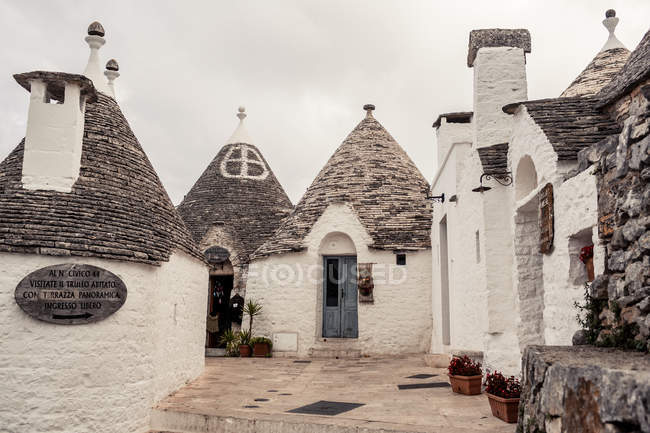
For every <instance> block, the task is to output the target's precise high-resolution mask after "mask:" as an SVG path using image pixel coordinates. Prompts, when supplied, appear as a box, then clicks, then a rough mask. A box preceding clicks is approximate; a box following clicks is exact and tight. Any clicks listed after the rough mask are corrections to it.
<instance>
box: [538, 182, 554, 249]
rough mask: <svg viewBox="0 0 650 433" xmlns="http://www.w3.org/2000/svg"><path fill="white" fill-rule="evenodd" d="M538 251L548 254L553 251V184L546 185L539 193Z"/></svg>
mask: <svg viewBox="0 0 650 433" xmlns="http://www.w3.org/2000/svg"><path fill="white" fill-rule="evenodd" d="M539 232H540V239H539V240H540V242H539V251H540V252H541V253H542V254H548V253H550V252H551V251H552V249H553V237H554V236H555V227H554V215H553V184H551V183H547V184H546V185H544V188H542V190H541V191H540V192H539Z"/></svg>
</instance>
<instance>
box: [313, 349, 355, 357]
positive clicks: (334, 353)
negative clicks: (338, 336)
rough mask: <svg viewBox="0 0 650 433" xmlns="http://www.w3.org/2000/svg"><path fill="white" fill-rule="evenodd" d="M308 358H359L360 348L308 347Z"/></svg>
mask: <svg viewBox="0 0 650 433" xmlns="http://www.w3.org/2000/svg"><path fill="white" fill-rule="evenodd" d="M309 357H310V358H334V359H356V358H361V350H359V349H338V348H325V349H316V348H312V349H309Z"/></svg>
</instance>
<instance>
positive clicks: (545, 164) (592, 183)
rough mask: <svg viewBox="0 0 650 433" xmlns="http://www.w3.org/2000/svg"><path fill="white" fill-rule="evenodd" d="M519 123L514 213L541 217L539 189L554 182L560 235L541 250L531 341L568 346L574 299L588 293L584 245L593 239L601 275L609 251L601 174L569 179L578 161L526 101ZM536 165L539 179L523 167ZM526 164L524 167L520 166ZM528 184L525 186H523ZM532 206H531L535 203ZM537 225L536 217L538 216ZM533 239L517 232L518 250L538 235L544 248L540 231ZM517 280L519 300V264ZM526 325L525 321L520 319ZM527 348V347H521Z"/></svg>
mask: <svg viewBox="0 0 650 433" xmlns="http://www.w3.org/2000/svg"><path fill="white" fill-rule="evenodd" d="M513 117H514V128H513V134H512V139H511V146H510V148H509V154H508V165H509V166H510V167H511V168H512V169H513V170H514V173H515V174H514V188H513V190H512V195H513V200H515V209H513V218H515V219H516V218H517V216H518V215H521V213H522V212H523V211H525V210H526V208H529V209H530V210H529V214H530V212H533V215H534V216H535V217H537V214H538V212H539V211H538V207H539V205H538V199H537V197H538V194H539V191H540V190H541V188H543V187H544V185H546V184H547V183H551V184H553V196H554V213H555V224H554V226H555V236H554V242H553V250H552V251H551V252H550V253H549V254H541V253H538V254H537V255H536V256H537V257H536V259H535V266H533V265H532V264H531V263H527V267H528V269H529V271H530V269H531V268H532V269H534V271H533V272H536V276H537V278H538V279H539V284H538V293H537V296H538V297H539V299H540V301H541V303H542V305H541V308H542V310H541V313H542V314H541V317H540V319H541V323H539V325H538V326H539V331H540V335H539V336H538V338H537V339H536V340H531V341H529V343H531V344H532V343H535V344H549V345H566V344H571V337H572V335H573V333H574V332H575V331H577V330H578V328H579V326H578V323H577V322H576V320H575V316H576V313H577V310H576V309H575V307H574V302H576V301H581V300H582V298H583V296H584V283H585V282H586V281H587V275H586V271H585V269H584V265H583V264H582V263H581V262H579V260H578V255H579V253H580V248H581V247H584V246H587V245H590V244H592V243H593V244H594V267H595V272H596V274H598V273H599V272H602V270H603V268H604V262H603V257H604V251H603V249H602V247H601V246H600V245H599V244H598V241H597V240H598V233H597V224H598V221H597V219H598V212H597V209H598V208H597V191H596V178H595V176H593V175H592V173H591V172H592V171H593V170H591V169H587V170H585V171H583V172H582V173H580V174H579V175H577V176H575V177H573V178H570V179H568V180H566V181H565V177H566V175H567V173H568V172H569V171H570V170H571V169H572V168H574V167H575V165H576V163H575V162H563V161H558V157H557V154H556V153H555V151H554V150H553V146H552V145H551V143H550V142H549V141H548V139H547V138H546V136H545V135H544V133H543V131H542V130H541V129H540V128H539V126H537V125H536V124H535V122H534V121H533V119H532V118H531V117H530V115H529V114H528V113H527V111H526V108H525V107H524V106H520V107H519V108H518V109H517V111H516V112H515V114H514V116H513ZM531 164H532V167H534V175H535V176H536V179H534V180H535V181H534V182H531V177H532V176H531V174H530V173H529V172H520V171H522V170H523V168H522V167H523V166H526V165H531ZM520 169H521V170H520ZM522 184H524V185H522ZM531 205H532V206H531ZM535 223H536V224H537V223H538V221H537V218H535ZM531 235H532V236H529V237H528V239H525V238H524V237H523V236H522V234H520V233H517V232H516V231H515V232H513V236H514V239H515V249H514V253H515V254H517V252H518V250H519V252H521V248H520V245H522V244H526V243H530V242H531V240H533V241H534V240H537V243H536V244H535V245H531V248H533V247H534V248H536V251H538V248H539V233H538V231H537V232H534V233H531ZM513 281H514V285H515V286H514V287H515V293H516V294H517V295H518V297H517V299H518V301H519V302H520V301H521V296H522V293H523V292H525V291H522V290H521V289H522V286H523V285H525V284H526V283H525V281H526V278H524V277H522V276H520V275H518V272H517V269H516V268H515V269H514V274H513ZM518 310H519V312H518V313H519V314H518V316H519V317H525V316H526V315H527V314H528V313H529V311H522V310H521V305H518ZM519 323H520V324H521V320H519ZM522 349H523V347H522Z"/></svg>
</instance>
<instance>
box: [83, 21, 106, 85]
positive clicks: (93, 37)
mask: <svg viewBox="0 0 650 433" xmlns="http://www.w3.org/2000/svg"><path fill="white" fill-rule="evenodd" d="M104 34H105V33H104V27H102V25H101V24H100V23H98V22H97V21H95V22H93V23H91V24H90V25H89V26H88V36H86V39H85V40H86V42H87V43H88V46H89V47H90V57H88V65H87V66H86V69H85V70H84V75H85V76H86V77H88V78H90V79H91V80H92V82H93V84H94V85H95V89H97V90H99V91H101V92H104V93H110V89H109V88H108V84H107V83H106V81H105V80H104V77H103V76H102V66H101V61H100V60H99V49H100V48H101V47H102V45H104V44H105V43H106V39H104Z"/></svg>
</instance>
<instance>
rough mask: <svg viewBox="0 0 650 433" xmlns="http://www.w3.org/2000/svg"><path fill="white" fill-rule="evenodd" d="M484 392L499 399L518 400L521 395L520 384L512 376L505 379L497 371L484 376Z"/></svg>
mask: <svg viewBox="0 0 650 433" xmlns="http://www.w3.org/2000/svg"><path fill="white" fill-rule="evenodd" d="M484 385H485V392H487V393H488V394H492V395H496V396H497V397H501V398H518V397H519V396H520V395H521V384H520V383H519V379H517V378H515V377H514V376H510V377H508V378H506V377H505V376H504V375H503V374H501V373H500V372H498V371H495V372H494V373H488V374H487V375H486V376H485V382H484Z"/></svg>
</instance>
